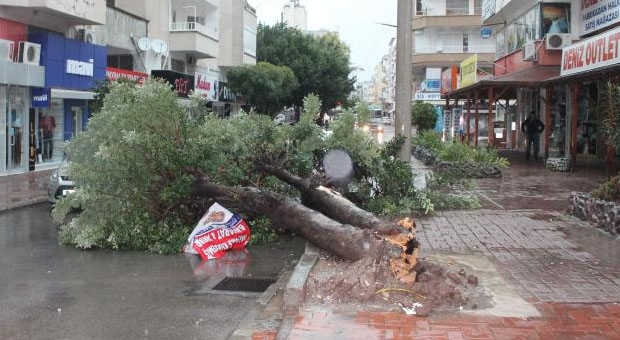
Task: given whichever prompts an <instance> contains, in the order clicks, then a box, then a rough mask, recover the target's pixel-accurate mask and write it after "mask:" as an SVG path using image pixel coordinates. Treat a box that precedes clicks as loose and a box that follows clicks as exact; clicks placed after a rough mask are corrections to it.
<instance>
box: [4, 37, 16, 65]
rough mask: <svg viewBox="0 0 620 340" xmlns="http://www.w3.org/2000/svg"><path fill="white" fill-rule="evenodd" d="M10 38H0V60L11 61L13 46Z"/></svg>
mask: <svg viewBox="0 0 620 340" xmlns="http://www.w3.org/2000/svg"><path fill="white" fill-rule="evenodd" d="M14 45H15V44H14V43H13V42H12V41H11V40H6V39H0V60H8V61H13V46H14Z"/></svg>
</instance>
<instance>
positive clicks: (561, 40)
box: [545, 33, 573, 50]
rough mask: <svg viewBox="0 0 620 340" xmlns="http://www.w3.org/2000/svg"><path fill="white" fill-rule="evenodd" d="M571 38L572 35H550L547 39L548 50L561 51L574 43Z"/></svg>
mask: <svg viewBox="0 0 620 340" xmlns="http://www.w3.org/2000/svg"><path fill="white" fill-rule="evenodd" d="M571 36H572V35H571V34H570V33H548V34H547V36H546V37H545V47H546V48H547V49H548V50H561V49H563V48H564V47H566V46H570V45H571V44H572V43H573V41H572V37H571Z"/></svg>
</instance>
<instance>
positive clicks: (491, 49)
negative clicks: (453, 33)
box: [412, 45, 495, 54]
mask: <svg viewBox="0 0 620 340" xmlns="http://www.w3.org/2000/svg"><path fill="white" fill-rule="evenodd" d="M412 51H413V53H414V54H436V53H470V54H471V53H495V45H468V46H467V47H466V48H463V45H443V46H432V47H418V48H413V50H412ZM474 51H475V52H474Z"/></svg>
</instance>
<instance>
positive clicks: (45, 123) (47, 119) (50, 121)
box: [40, 114, 56, 161]
mask: <svg viewBox="0 0 620 340" xmlns="http://www.w3.org/2000/svg"><path fill="white" fill-rule="evenodd" d="M40 124H41V129H42V130H43V160H47V161H51V160H52V156H53V152H54V129H55V128H56V120H55V119H54V117H52V116H50V115H49V114H46V115H45V116H44V117H43V120H42V121H41V122H40Z"/></svg>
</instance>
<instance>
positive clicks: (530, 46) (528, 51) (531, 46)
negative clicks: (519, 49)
mask: <svg viewBox="0 0 620 340" xmlns="http://www.w3.org/2000/svg"><path fill="white" fill-rule="evenodd" d="M523 60H536V43H535V42H534V41H527V42H526V43H525V45H523Z"/></svg>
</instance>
